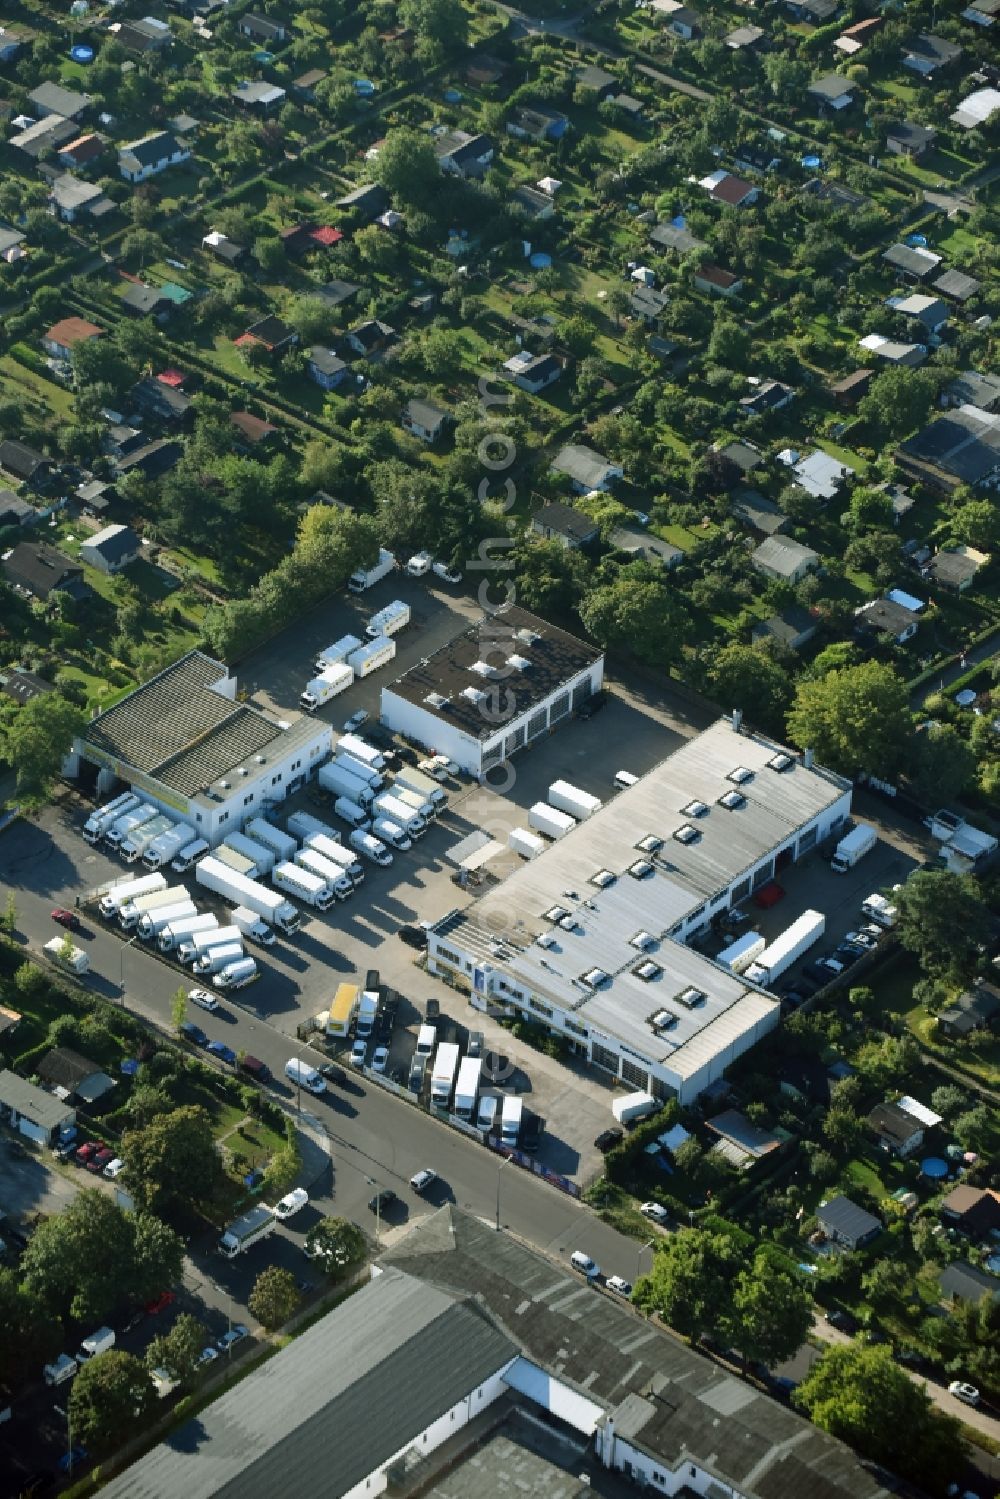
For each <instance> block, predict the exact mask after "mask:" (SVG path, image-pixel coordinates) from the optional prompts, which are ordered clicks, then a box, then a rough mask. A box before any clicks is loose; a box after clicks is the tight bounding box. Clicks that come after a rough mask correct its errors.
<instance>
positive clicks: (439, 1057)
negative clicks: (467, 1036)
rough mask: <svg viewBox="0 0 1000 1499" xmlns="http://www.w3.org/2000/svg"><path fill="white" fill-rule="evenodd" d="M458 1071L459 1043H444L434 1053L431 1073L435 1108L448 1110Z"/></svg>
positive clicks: (432, 1101)
mask: <svg viewBox="0 0 1000 1499" xmlns="http://www.w3.org/2000/svg"><path fill="white" fill-rule="evenodd" d="M457 1071H458V1043H457V1042H455V1041H442V1042H441V1043H440V1044H439V1046H438V1049H437V1051H436V1052H435V1053H434V1069H433V1071H432V1072H431V1103H432V1104H433V1105H434V1107H435V1108H438V1109H446V1108H448V1107H449V1106H450V1104H451V1090H452V1088H453V1087H454V1085H455V1073H456V1072H457Z"/></svg>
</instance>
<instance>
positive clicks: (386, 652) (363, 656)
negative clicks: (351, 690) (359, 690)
mask: <svg viewBox="0 0 1000 1499" xmlns="http://www.w3.org/2000/svg"><path fill="white" fill-rule="evenodd" d="M395 654H396V642H395V641H394V640H392V639H390V637H389V636H388V635H378V636H376V638H375V639H374V640H372V641H369V643H368V644H367V645H363V646H360V647H359V648H358V650H356V651H352V652H351V654H350V655H349V656H348V658H347V664H348V666H350V667H352V668H353V671H354V675H355V676H356V677H357V679H358V681H361V679H362V678H363V677H370V676H371V674H372V672H373V671H378V669H379V667H380V666H385V665H386V664H387V663H388V662H390V661H391V660H392V658H393V657H394V656H395Z"/></svg>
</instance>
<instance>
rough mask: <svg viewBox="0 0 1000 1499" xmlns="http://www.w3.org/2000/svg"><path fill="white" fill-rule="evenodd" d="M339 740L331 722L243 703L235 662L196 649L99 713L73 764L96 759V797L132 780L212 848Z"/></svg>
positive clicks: (281, 794)
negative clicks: (292, 717) (289, 719)
mask: <svg viewBox="0 0 1000 1499" xmlns="http://www.w3.org/2000/svg"><path fill="white" fill-rule="evenodd" d="M332 747H333V734H332V731H331V729H330V726H329V724H324V723H322V722H318V721H317V720H316V719H314V718H308V717H305V718H300V719H298V720H297V721H296V722H295V723H292V724H289V723H286V722H284V721H283V720H281V719H274V718H270V717H268V715H267V714H265V713H261V712H260V710H259V709H257V708H254V707H251V706H250V704H248V703H241V702H239V701H238V700H237V690H236V678H235V677H234V676H231V675H230V672H229V670H228V668H227V667H226V666H224V665H223V664H222V663H221V662H220V661H214V660H213V659H212V658H211V657H210V656H207V655H205V654H204V653H203V652H202V651H190V652H189V653H188V654H187V655H186V656H182V657H181V659H180V660H179V661H175V662H174V664H173V666H168V667H167V669H166V670H165V671H161V672H160V673H159V674H158V675H157V676H155V677H152V678H151V679H150V680H149V681H148V682H145V683H144V684H143V685H142V686H141V687H137V688H136V690H135V691H134V692H130V693H129V694H128V696H127V697H124V698H122V700H121V702H119V703H116V704H115V705H114V707H113V708H109V709H108V710H107V712H106V713H101V714H99V715H98V717H96V718H94V719H92V720H91V722H90V723H89V724H88V725H87V730H86V733H85V734H84V735H83V737H82V738H81V739H80V740H78V741H77V743H76V745H75V746H74V755H73V759H74V760H75V761H76V767H75V769H74V767H73V765H70V766H69V767H68V769H69V772H70V773H71V774H73V773H75V770H78V769H79V762H80V761H81V760H82V761H86V762H88V763H90V764H91V765H96V766H98V767H99V772H98V777H97V793H98V795H103V794H104V793H105V792H107V791H108V790H110V788H111V787H112V786H113V785H114V784H115V782H116V781H125V782H127V784H128V785H129V786H131V788H132V789H133V790H134V791H135V792H137V793H139V794H141V795H142V797H143V799H144V800H145V801H149V802H152V803H154V804H155V805H156V806H157V807H159V808H161V810H162V811H164V812H166V813H167V815H168V816H169V815H172V814H173V815H176V816H177V817H178V818H181V819H183V821H185V822H189V823H191V825H192V826H193V827H194V828H195V829H196V830H197V833H198V836H199V837H201V838H205V839H206V840H207V841H208V842H209V843H210V844H212V845H213V847H214V845H215V844H217V843H221V841H222V840H223V838H225V837H226V835H227V834H229V833H234V832H237V831H238V830H239V829H240V828H242V826H243V824H244V823H245V822H247V821H249V819H250V818H251V817H257V816H259V815H260V814H261V813H263V812H265V811H266V810H267V809H268V808H269V807H272V806H274V805H276V804H277V803H278V802H282V801H284V799H285V797H286V796H289V795H290V794H291V793H292V792H293V791H296V790H297V789H298V788H299V787H300V786H301V785H302V784H303V783H304V782H305V780H306V778H307V777H308V776H310V775H313V774H315V771H316V768H317V766H318V765H319V764H320V763H321V761H323V760H325V759H327V758H328V757H329V755H330V753H331V750H332Z"/></svg>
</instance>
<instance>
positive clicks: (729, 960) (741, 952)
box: [715, 932, 767, 973]
mask: <svg viewBox="0 0 1000 1499" xmlns="http://www.w3.org/2000/svg"><path fill="white" fill-rule="evenodd" d="M766 946H767V942H766V940H765V938H763V937H762V936H761V934H760V932H744V933H743V936H742V937H737V939H736V941H735V942H730V944H729V946H728V947H724V948H723V949H722V951H721V952H720V953H719V955H718V957H717V958H716V960H715V961H716V962H717V963H718V964H719V966H720V968H728V969H729V971H730V973H745V972H746V970H747V969H748V968H749V967H750V964H751V963H752V962H753V961H754V959H755V958H759V957H760V955H761V953H762V952H763V951H764V949H765V947H766Z"/></svg>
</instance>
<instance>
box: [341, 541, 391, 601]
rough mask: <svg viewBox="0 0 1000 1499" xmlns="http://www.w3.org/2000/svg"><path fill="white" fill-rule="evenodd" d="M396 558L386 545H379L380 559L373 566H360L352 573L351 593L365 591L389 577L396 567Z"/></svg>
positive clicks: (348, 583) (350, 581) (350, 580)
mask: <svg viewBox="0 0 1000 1499" xmlns="http://www.w3.org/2000/svg"><path fill="white" fill-rule="evenodd" d="M395 566H396V559H395V557H394V556H393V555H392V553H391V552H387V551H386V549H385V547H379V551H378V560H377V561H376V562H374V563H373V564H372V566H371V567H359V568H358V570H357V572H354V573H352V574H351V576H350V577H349V578H348V580H347V588H348V591H349V592H350V593H364V592H365V590H366V589H367V588H373V587H374V585H375V584H376V583H380V582H381V581H382V579H383V578H387V577H388V576H389V574H390V573H391V572H392V571H393V570H394V569H395Z"/></svg>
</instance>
